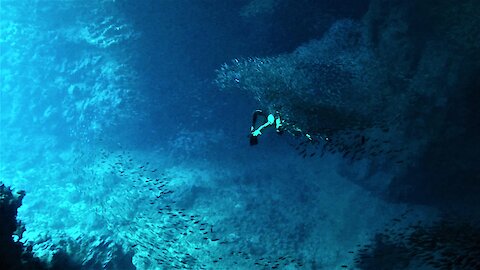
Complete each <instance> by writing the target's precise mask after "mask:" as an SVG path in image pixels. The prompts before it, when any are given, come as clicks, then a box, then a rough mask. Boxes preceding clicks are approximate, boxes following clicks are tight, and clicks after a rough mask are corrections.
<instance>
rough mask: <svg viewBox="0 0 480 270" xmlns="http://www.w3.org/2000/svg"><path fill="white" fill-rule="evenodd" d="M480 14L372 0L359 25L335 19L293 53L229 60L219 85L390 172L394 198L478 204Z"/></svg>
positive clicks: (465, 5) (469, 7) (291, 126)
mask: <svg viewBox="0 0 480 270" xmlns="http://www.w3.org/2000/svg"><path fill="white" fill-rule="evenodd" d="M254 2H256V1H252V3H254ZM260 2H261V1H260ZM272 7H275V6H272ZM479 9H480V4H478V2H476V1H469V0H465V1H461V2H460V3H458V2H456V1H448V0H445V1H422V2H415V1H414V2H411V1H384V0H374V1H371V3H370V6H369V9H368V11H367V12H366V13H365V15H364V16H363V17H362V18H361V19H359V20H351V19H350V20H343V21H342V20H337V21H335V22H334V23H332V24H331V26H330V30H328V31H327V32H325V34H323V36H321V37H318V38H317V39H315V40H312V41H310V42H308V43H305V44H303V45H301V46H299V47H298V48H297V49H295V50H294V51H293V52H291V53H286V54H280V55H276V56H270V57H251V58H247V59H241V58H240V59H234V60H233V61H231V62H229V63H226V64H224V65H223V66H222V67H220V69H219V70H218V72H217V79H216V83H217V85H218V86H219V87H220V88H221V89H229V90H232V89H235V90H237V91H243V92H245V93H248V94H250V95H251V96H253V97H254V98H255V99H256V100H257V102H258V104H259V105H260V107H262V108H264V109H268V110H269V111H272V112H273V111H275V110H277V111H279V112H280V114H281V115H282V116H283V118H284V119H285V120H286V121H287V122H286V124H287V125H286V129H287V131H291V133H292V134H294V135H298V133H299V132H298V130H301V133H302V134H303V135H305V134H310V135H313V136H316V138H317V140H318V141H320V143H318V146H315V144H317V142H315V140H314V141H313V142H314V143H313V144H314V147H316V148H317V150H319V151H320V152H322V153H323V152H325V151H327V152H330V153H338V152H340V153H342V155H343V157H344V158H345V159H347V160H351V161H358V160H362V159H368V160H370V161H371V163H370V164H371V166H373V167H372V168H373V169H372V170H377V171H378V170H379V169H380V170H387V171H390V172H393V173H394V174H395V175H396V176H397V177H395V178H394V179H393V182H392V184H391V186H390V188H389V192H388V194H386V197H388V198H387V199H394V200H400V201H416V202H422V203H432V204H437V202H438V201H439V200H441V199H442V198H441V196H442V194H445V193H447V194H449V195H448V196H447V197H448V199H447V201H448V202H447V201H444V204H446V205H448V204H450V203H452V202H459V203H465V204H469V203H470V205H475V203H474V201H476V200H475V195H474V194H476V192H477V191H478V190H479V186H480V184H478V182H479V181H478V175H479V173H478V169H477V166H476V165H474V163H475V161H477V162H478V158H475V156H478V154H479V153H480V149H479V148H478V147H477V146H476V145H478V143H476V140H477V139H476V138H478V137H479V135H480V131H479V126H480V123H479V122H480V120H479V119H480V118H479V117H478V115H479V109H478V106H475V105H474V104H478V103H477V102H476V101H478V100H479V98H478V91H476V89H478V79H477V78H478V77H479V74H480V72H479V70H480V64H479V63H480V61H479V59H480V50H479V48H478V44H479V41H480V31H479V30H478V27H473V25H478V20H479V19H478V16H474V15H473V14H478V11H479ZM459 108H462V109H459ZM326 138H328V141H327V140H326ZM469 146H470V147H469ZM301 149H302V148H300V151H301V152H300V153H301V154H303V155H304V156H305V155H306V154H305V153H309V152H308V151H307V152H305V150H301ZM309 155H315V154H314V153H312V154H309ZM453 179H455V180H453ZM458 179H461V181H462V183H463V185H455V184H454V183H453V181H456V180H458ZM404 184H405V185H404ZM402 185H403V186H402ZM452 186H453V187H454V189H453V192H448V191H447V190H446V189H445V188H441V187H452ZM459 186H463V187H465V188H458V187H459ZM467 187H468V188H467ZM466 189H470V191H468V190H466ZM472 190H474V191H473V192H471V191H472ZM462 192H463V193H462ZM465 197H466V198H465ZM443 199H445V196H444V195H443Z"/></svg>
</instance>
